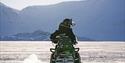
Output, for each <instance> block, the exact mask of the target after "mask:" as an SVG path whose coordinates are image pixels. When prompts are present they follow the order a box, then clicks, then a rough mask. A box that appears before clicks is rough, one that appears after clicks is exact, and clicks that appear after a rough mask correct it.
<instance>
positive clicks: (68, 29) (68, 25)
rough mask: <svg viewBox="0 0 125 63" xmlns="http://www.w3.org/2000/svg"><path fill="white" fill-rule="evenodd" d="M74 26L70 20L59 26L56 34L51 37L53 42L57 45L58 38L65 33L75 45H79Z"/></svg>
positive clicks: (65, 20)
mask: <svg viewBox="0 0 125 63" xmlns="http://www.w3.org/2000/svg"><path fill="white" fill-rule="evenodd" d="M73 25H74V24H73V23H72V19H68V18H66V19H64V20H63V22H61V23H60V24H59V28H58V30H56V31H55V32H54V33H52V34H51V35H50V39H51V41H52V42H53V43H55V44H56V43H57V40H56V36H58V35H59V34H63V33H65V34H66V36H68V37H69V38H70V39H71V41H72V43H73V44H74V45H75V44H77V41H76V37H75V35H74V33H73V31H72V26H73Z"/></svg>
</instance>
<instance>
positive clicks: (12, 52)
mask: <svg viewBox="0 0 125 63" xmlns="http://www.w3.org/2000/svg"><path fill="white" fill-rule="evenodd" d="M75 47H79V48H80V51H79V53H80V56H81V60H82V63H124V62H125V42H111V41H108V42H107V41H106V42H105V41H102V42H99V41H98V42H96V41H95V42H94V41H92V42H91V41H83V42H81V41H79V42H78V44H77V45H76V46H75ZM50 48H54V45H53V44H52V43H51V42H49V41H0V63H49V59H50V54H51V52H50V51H49V49H50Z"/></svg>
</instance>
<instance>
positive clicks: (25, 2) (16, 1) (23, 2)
mask: <svg viewBox="0 0 125 63" xmlns="http://www.w3.org/2000/svg"><path fill="white" fill-rule="evenodd" d="M65 1H81V0H0V2H2V3H4V4H5V5H7V6H9V7H11V8H14V9H18V10H22V9H23V8H25V7H27V6H33V5H52V4H57V3H61V2H65Z"/></svg>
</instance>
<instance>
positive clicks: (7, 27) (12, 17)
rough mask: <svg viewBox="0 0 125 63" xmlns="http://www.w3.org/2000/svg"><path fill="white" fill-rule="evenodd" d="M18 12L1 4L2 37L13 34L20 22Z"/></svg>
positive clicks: (0, 30)
mask: <svg viewBox="0 0 125 63" xmlns="http://www.w3.org/2000/svg"><path fill="white" fill-rule="evenodd" d="M18 13H19V11H18V10H15V9H12V8H9V7H8V6H6V5H4V4H3V3H0V35H7V34H12V33H13V32H14V31H15V29H16V28H15V27H16V26H17V21H18Z"/></svg>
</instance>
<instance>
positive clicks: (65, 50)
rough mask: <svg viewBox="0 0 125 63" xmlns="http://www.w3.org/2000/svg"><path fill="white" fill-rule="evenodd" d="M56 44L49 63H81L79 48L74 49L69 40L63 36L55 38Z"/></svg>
mask: <svg viewBox="0 0 125 63" xmlns="http://www.w3.org/2000/svg"><path fill="white" fill-rule="evenodd" d="M56 38H57V40H58V42H57V44H56V46H55V48H50V51H51V52H52V54H51V57H50V63H81V58H80V55H79V53H78V51H79V48H74V46H73V44H72V42H71V39H70V38H69V37H68V36H66V35H65V34H60V35H58V36H56Z"/></svg>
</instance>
